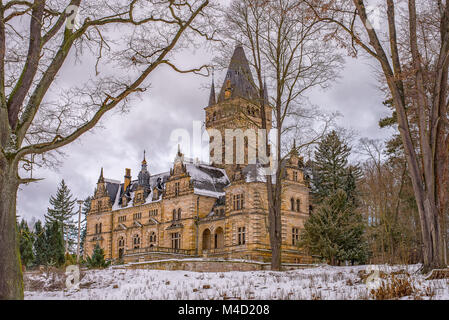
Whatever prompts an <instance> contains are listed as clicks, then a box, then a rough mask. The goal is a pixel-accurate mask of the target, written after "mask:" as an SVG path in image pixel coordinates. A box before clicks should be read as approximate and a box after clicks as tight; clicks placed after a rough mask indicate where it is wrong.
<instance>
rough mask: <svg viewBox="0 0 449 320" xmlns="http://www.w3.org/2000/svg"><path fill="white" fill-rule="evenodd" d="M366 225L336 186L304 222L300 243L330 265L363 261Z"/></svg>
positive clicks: (345, 195) (365, 247)
mask: <svg viewBox="0 0 449 320" xmlns="http://www.w3.org/2000/svg"><path fill="white" fill-rule="evenodd" d="M365 225H366V224H365V222H364V221H363V217H362V215H361V214H359V213H357V212H356V211H355V209H354V206H353V205H352V203H351V201H349V199H348V196H347V194H346V192H344V191H343V190H341V189H339V190H337V192H335V193H334V194H333V195H331V196H329V197H327V198H325V200H324V201H323V203H322V204H321V205H320V206H319V207H318V208H317V210H316V212H314V213H313V214H312V215H311V216H310V218H309V219H308V220H307V221H306V222H305V224H304V230H303V232H302V233H301V241H300V246H301V247H302V248H305V249H306V250H307V251H308V253H309V254H311V255H317V256H320V257H321V258H322V259H325V260H327V261H328V263H330V264H332V265H340V264H341V263H342V262H344V261H350V262H352V263H353V264H354V263H355V262H358V263H364V262H365V261H366V260H367V258H368V249H367V248H368V246H367V242H366V240H365V239H364V233H365Z"/></svg>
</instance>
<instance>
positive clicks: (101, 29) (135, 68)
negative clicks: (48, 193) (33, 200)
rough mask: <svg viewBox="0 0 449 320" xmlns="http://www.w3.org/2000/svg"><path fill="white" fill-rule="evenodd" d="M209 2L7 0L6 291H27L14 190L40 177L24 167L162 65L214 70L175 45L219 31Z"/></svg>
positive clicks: (2, 224)
mask: <svg viewBox="0 0 449 320" xmlns="http://www.w3.org/2000/svg"><path fill="white" fill-rule="evenodd" d="M209 8H211V5H210V3H209V1H208V0H157V1H156V0H114V1H111V0H100V1H99V0H86V1H82V0H71V1H69V0H65V1H64V0H57V1H45V0H34V1H12V0H11V1H5V0H2V1H0V151H1V152H0V252H1V255H0V299H21V298H23V282H22V273H21V267H20V265H21V263H20V256H19V255H18V248H17V238H16V194H17V190H18V188H19V186H20V185H21V184H26V183H31V182H35V181H37V179H35V178H23V177H20V173H21V172H20V170H19V168H20V167H21V166H22V165H23V164H30V163H31V164H32V163H33V162H35V161H36V159H39V158H40V159H42V157H43V155H45V154H48V152H51V151H54V150H57V149H58V148H61V147H63V146H66V145H68V144H69V143H71V142H73V141H75V140H76V139H77V138H79V137H80V136H81V135H82V134H84V133H85V132H87V131H88V130H90V129H92V128H93V127H94V126H95V125H97V123H98V122H99V120H100V119H101V118H102V117H103V115H105V114H106V113H107V112H108V111H110V110H112V109H114V108H117V107H121V108H125V107H127V106H128V105H129V102H130V99H131V98H132V97H133V96H135V95H136V94H138V93H142V92H144V91H145V90H146V88H147V87H148V83H147V78H148V77H149V75H150V74H151V73H152V72H153V71H154V70H156V69H157V68H158V67H159V66H162V65H168V66H169V67H171V68H172V69H174V70H175V71H177V72H196V73H201V72H206V71H208V68H207V66H199V67H198V68H194V69H190V70H182V69H181V67H179V66H177V65H176V64H175V63H174V62H173V53H174V52H175V51H176V50H179V49H182V48H186V47H187V46H189V45H191V44H192V43H195V41H196V40H198V39H200V38H206V39H210V38H211V36H212V35H213V30H212V27H211V26H212V25H213V24H212V23H211V21H210V20H209V19H212V14H211V13H210V12H209V10H210V9H209ZM77 12H78V16H79V17H82V18H83V19H76V17H77V16H76V13H77ZM77 20H78V21H79V22H77ZM70 61H71V62H72V63H73V62H76V63H77V64H78V65H77V69H75V70H73V69H72V70H70V65H72V63H70ZM207 73H208V72H207ZM70 76H76V78H77V79H76V81H71V79H70ZM83 76H85V77H84V78H83ZM61 77H62V78H63V79H61ZM61 80H65V81H61ZM43 159H45V157H44V158H43ZM24 168H29V166H27V165H25V166H24Z"/></svg>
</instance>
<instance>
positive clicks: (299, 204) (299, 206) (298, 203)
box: [296, 199, 301, 212]
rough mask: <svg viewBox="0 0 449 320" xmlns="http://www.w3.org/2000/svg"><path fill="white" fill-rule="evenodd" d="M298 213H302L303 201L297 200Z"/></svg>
mask: <svg viewBox="0 0 449 320" xmlns="http://www.w3.org/2000/svg"><path fill="white" fill-rule="evenodd" d="M296 211H297V212H301V200H299V199H296Z"/></svg>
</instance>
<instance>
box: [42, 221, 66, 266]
mask: <svg viewBox="0 0 449 320" xmlns="http://www.w3.org/2000/svg"><path fill="white" fill-rule="evenodd" d="M60 224H61V223H60V222H58V221H56V220H55V221H53V222H48V223H47V224H46V225H45V243H46V258H47V259H46V260H47V261H46V264H49V265H55V266H58V267H59V266H61V265H63V264H64V262H65V258H64V252H65V248H64V237H63V235H62V228H61V226H60Z"/></svg>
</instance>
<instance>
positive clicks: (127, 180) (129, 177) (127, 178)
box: [123, 169, 131, 191]
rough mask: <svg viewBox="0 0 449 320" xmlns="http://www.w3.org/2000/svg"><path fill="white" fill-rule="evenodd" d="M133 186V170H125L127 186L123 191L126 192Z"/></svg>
mask: <svg viewBox="0 0 449 320" xmlns="http://www.w3.org/2000/svg"><path fill="white" fill-rule="evenodd" d="M130 184H131V169H126V170H125V185H124V186H123V190H124V191H126V189H127V188H128V187H129V185H130Z"/></svg>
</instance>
